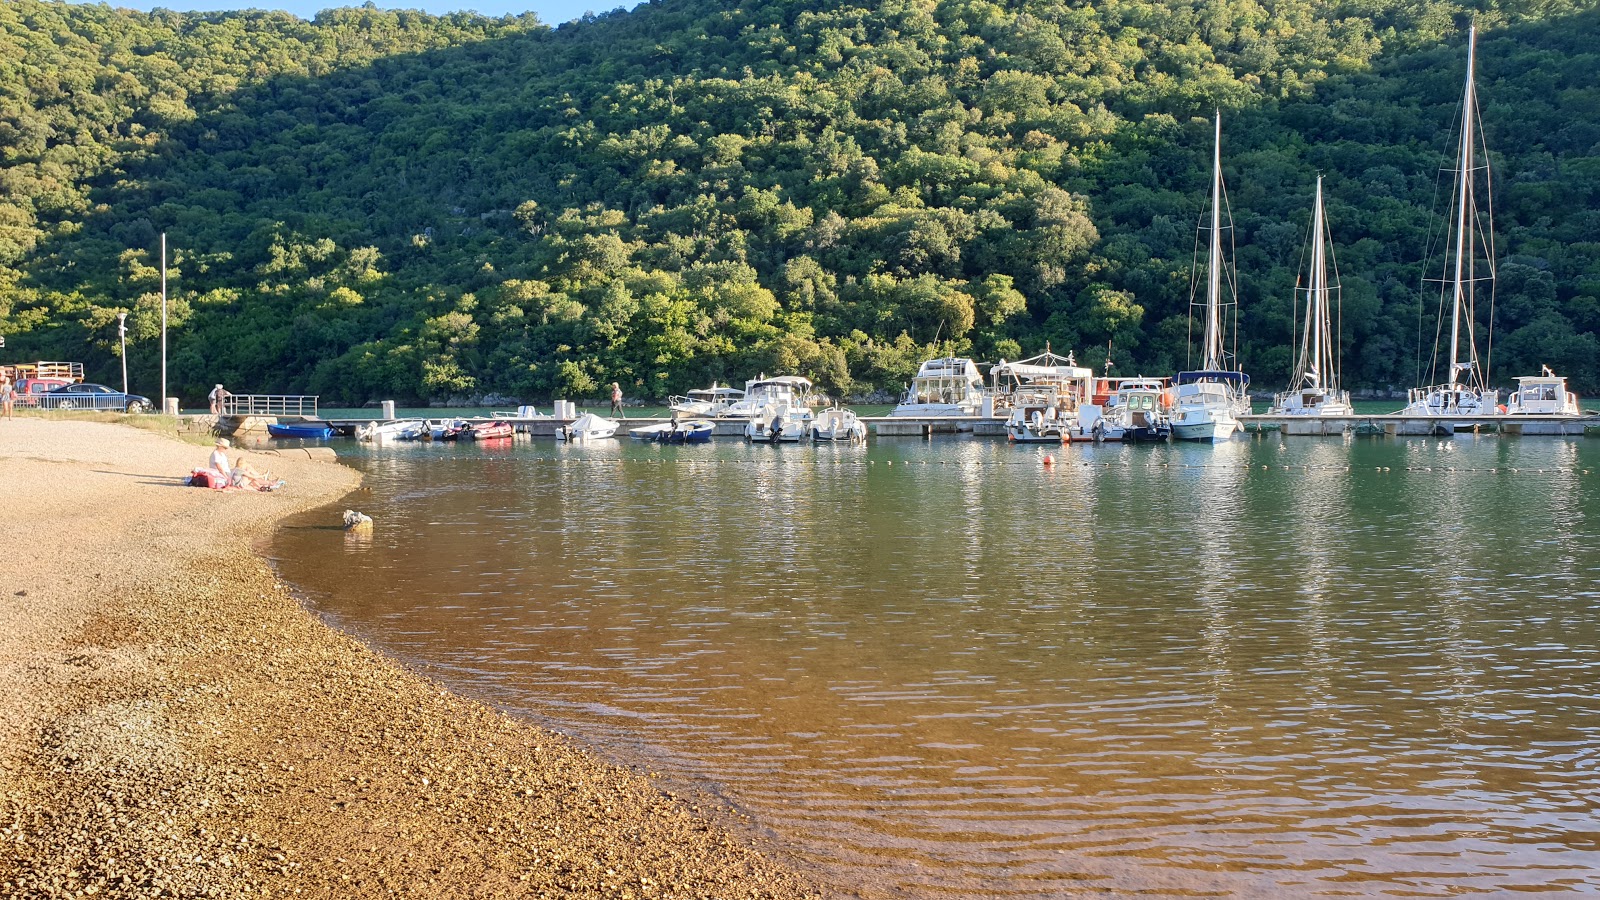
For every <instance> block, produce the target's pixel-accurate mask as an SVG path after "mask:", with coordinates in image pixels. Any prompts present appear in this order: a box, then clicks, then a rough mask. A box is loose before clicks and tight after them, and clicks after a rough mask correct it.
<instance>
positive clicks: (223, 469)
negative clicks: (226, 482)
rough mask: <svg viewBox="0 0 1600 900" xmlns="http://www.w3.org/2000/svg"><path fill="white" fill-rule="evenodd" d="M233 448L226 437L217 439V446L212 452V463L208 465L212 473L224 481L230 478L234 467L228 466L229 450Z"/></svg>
mask: <svg viewBox="0 0 1600 900" xmlns="http://www.w3.org/2000/svg"><path fill="white" fill-rule="evenodd" d="M230 446H232V445H231V444H229V443H228V439H227V438H225V437H219V438H217V446H216V448H215V449H213V450H212V451H211V461H210V462H209V463H208V465H209V467H210V468H211V470H212V471H214V472H216V473H217V476H218V477H220V478H223V479H226V478H228V477H229V474H230V473H231V472H232V471H233V466H231V465H229V464H228V448H229V447H230Z"/></svg>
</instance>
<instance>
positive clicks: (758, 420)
mask: <svg viewBox="0 0 1600 900" xmlns="http://www.w3.org/2000/svg"><path fill="white" fill-rule="evenodd" d="M744 436H745V439H746V440H749V441H755V442H756V443H762V444H778V443H784V444H795V443H799V442H800V441H801V440H804V439H805V438H809V437H811V408H810V407H809V406H805V405H804V404H802V403H799V402H797V401H792V400H778V401H775V402H773V403H769V404H767V405H766V406H764V407H762V408H761V411H760V412H758V413H756V414H755V415H753V416H751V417H750V422H749V423H748V424H746V425H745V426H744Z"/></svg>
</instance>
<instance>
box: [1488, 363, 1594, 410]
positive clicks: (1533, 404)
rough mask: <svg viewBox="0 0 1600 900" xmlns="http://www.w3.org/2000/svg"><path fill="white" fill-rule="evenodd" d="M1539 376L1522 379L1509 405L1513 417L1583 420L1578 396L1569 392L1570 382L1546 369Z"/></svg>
mask: <svg viewBox="0 0 1600 900" xmlns="http://www.w3.org/2000/svg"><path fill="white" fill-rule="evenodd" d="M1543 368H1544V372H1543V374H1540V375H1523V376H1521V377H1519V378H1518V379H1517V389H1516V390H1515V391H1512V392H1511V397H1510V399H1508V400H1507V401H1506V409H1505V411H1506V414H1507V415H1511V416H1581V415H1583V411H1582V409H1580V408H1579V406H1578V395H1577V394H1574V393H1572V392H1571V391H1569V390H1567V379H1566V376H1564V375H1557V374H1556V373H1555V372H1553V371H1551V370H1550V367H1549V366H1544V367H1543Z"/></svg>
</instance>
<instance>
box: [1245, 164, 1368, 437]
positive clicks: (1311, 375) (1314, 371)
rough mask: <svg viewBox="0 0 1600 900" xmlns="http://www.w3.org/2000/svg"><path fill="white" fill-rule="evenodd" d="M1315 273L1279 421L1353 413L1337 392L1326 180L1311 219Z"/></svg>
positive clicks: (1276, 403)
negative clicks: (1292, 417) (1325, 199)
mask: <svg viewBox="0 0 1600 900" xmlns="http://www.w3.org/2000/svg"><path fill="white" fill-rule="evenodd" d="M1309 249H1310V250H1311V270H1310V272H1309V273H1308V277H1307V279H1306V281H1307V286H1306V303H1305V311H1306V329H1305V333H1304V334H1303V335H1302V336H1301V338H1300V354H1299V357H1298V358H1297V359H1296V361H1295V364H1294V374H1293V375H1292V376H1290V378H1289V390H1287V391H1284V392H1283V393H1281V394H1278V395H1277V396H1275V397H1274V398H1273V400H1272V408H1271V409H1269V410H1267V412H1268V413H1269V414H1272V415H1280V416H1348V415H1351V414H1352V413H1354V412H1355V407H1353V406H1351V405H1350V392H1349V391H1345V390H1340V388H1339V351H1338V333H1337V332H1336V331H1335V330H1334V328H1333V316H1332V314H1331V313H1330V311H1329V307H1330V303H1329V301H1330V299H1332V298H1333V297H1335V296H1337V295H1338V292H1339V283H1338V269H1337V267H1336V268H1335V270H1334V280H1333V282H1332V283H1331V284H1330V283H1329V281H1328V265H1329V262H1330V260H1331V259H1332V257H1333V246H1332V244H1331V242H1330V241H1329V240H1328V237H1327V224H1326V221H1325V217H1324V213H1323V208H1322V176H1321V175H1318V176H1317V197H1316V202H1315V203H1314V204H1313V206H1312V213H1311V241H1310V247H1309Z"/></svg>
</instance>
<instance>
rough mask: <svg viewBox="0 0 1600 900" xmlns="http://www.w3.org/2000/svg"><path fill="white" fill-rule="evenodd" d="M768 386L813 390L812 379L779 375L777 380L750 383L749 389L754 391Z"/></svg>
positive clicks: (763, 379)
mask: <svg viewBox="0 0 1600 900" xmlns="http://www.w3.org/2000/svg"><path fill="white" fill-rule="evenodd" d="M767 385H786V386H788V387H791V388H798V389H800V390H803V391H809V390H811V379H809V378H807V377H805V376H804V375H779V376H777V377H775V378H761V379H757V380H755V381H752V382H750V384H749V387H750V389H751V390H752V391H753V390H754V389H756V388H758V387H764V386H767Z"/></svg>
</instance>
